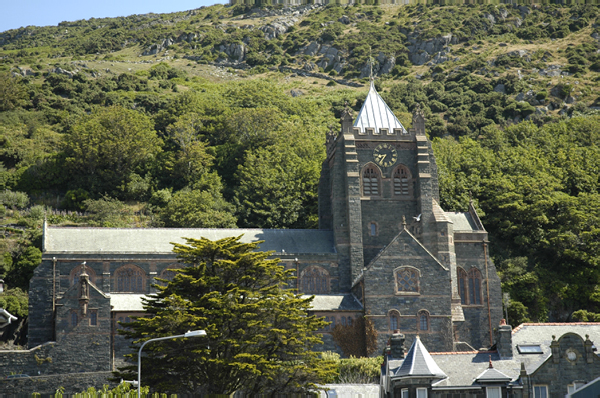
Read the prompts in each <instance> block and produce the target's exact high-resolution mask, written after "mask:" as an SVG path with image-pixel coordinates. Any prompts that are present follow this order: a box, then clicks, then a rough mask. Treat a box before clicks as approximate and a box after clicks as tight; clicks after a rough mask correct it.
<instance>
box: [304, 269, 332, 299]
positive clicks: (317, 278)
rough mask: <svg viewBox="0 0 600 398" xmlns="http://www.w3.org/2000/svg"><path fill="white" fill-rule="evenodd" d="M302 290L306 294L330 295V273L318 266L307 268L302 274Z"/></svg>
mask: <svg viewBox="0 0 600 398" xmlns="http://www.w3.org/2000/svg"><path fill="white" fill-rule="evenodd" d="M300 289H301V290H302V293H306V294H320V293H329V272H327V270H326V269H325V268H323V267H319V266H317V265H311V266H309V267H306V268H305V269H304V270H302V273H301V274H300Z"/></svg>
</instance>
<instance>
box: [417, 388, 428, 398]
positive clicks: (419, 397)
mask: <svg viewBox="0 0 600 398" xmlns="http://www.w3.org/2000/svg"><path fill="white" fill-rule="evenodd" d="M423 392H424V393H425V394H424V395H419V393H421V394H423ZM417 398H427V389H426V388H417Z"/></svg>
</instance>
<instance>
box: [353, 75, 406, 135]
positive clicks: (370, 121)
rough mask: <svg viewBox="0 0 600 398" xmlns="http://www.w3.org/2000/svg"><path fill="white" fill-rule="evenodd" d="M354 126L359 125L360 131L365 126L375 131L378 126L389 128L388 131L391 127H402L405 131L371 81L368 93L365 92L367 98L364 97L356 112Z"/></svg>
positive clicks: (377, 129)
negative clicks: (360, 106)
mask: <svg viewBox="0 0 600 398" xmlns="http://www.w3.org/2000/svg"><path fill="white" fill-rule="evenodd" d="M354 127H360V129H361V130H362V131H364V129H365V128H367V127H371V128H374V129H375V131H379V129H380V128H387V129H390V132H391V131H392V129H402V130H404V131H406V129H405V128H404V126H403V125H402V123H400V121H399V120H398V118H396V116H395V115H394V113H393V112H392V110H391V109H390V107H389V106H387V104H386V103H385V101H384V100H383V98H381V96H380V95H379V93H378V92H377V90H375V84H374V83H373V81H371V88H370V89H369V94H367V98H365V102H364V103H363V106H362V108H361V109H360V112H359V113H358V117H357V118H356V120H355V121H354Z"/></svg>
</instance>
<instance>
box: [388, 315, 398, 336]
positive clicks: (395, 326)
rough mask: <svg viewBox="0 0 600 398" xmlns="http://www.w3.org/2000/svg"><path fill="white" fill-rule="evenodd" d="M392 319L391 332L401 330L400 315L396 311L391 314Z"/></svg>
mask: <svg viewBox="0 0 600 398" xmlns="http://www.w3.org/2000/svg"><path fill="white" fill-rule="evenodd" d="M389 318H390V330H391V331H392V332H393V331H395V330H400V313H399V312H398V311H396V310H392V311H390V312H389Z"/></svg>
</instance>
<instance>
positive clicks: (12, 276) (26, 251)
mask: <svg viewBox="0 0 600 398" xmlns="http://www.w3.org/2000/svg"><path fill="white" fill-rule="evenodd" d="M41 263H42V252H41V250H40V249H38V248H37V247H34V246H24V247H21V248H20V250H19V251H17V252H16V253H14V254H13V259H12V264H11V265H10V267H9V268H8V270H7V272H6V278H5V282H6V284H7V285H8V286H10V287H12V288H19V289H22V290H24V291H27V290H28V289H29V280H30V279H31V277H32V276H33V271H34V270H35V268H36V267H37V266H38V265H40V264H41Z"/></svg>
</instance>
